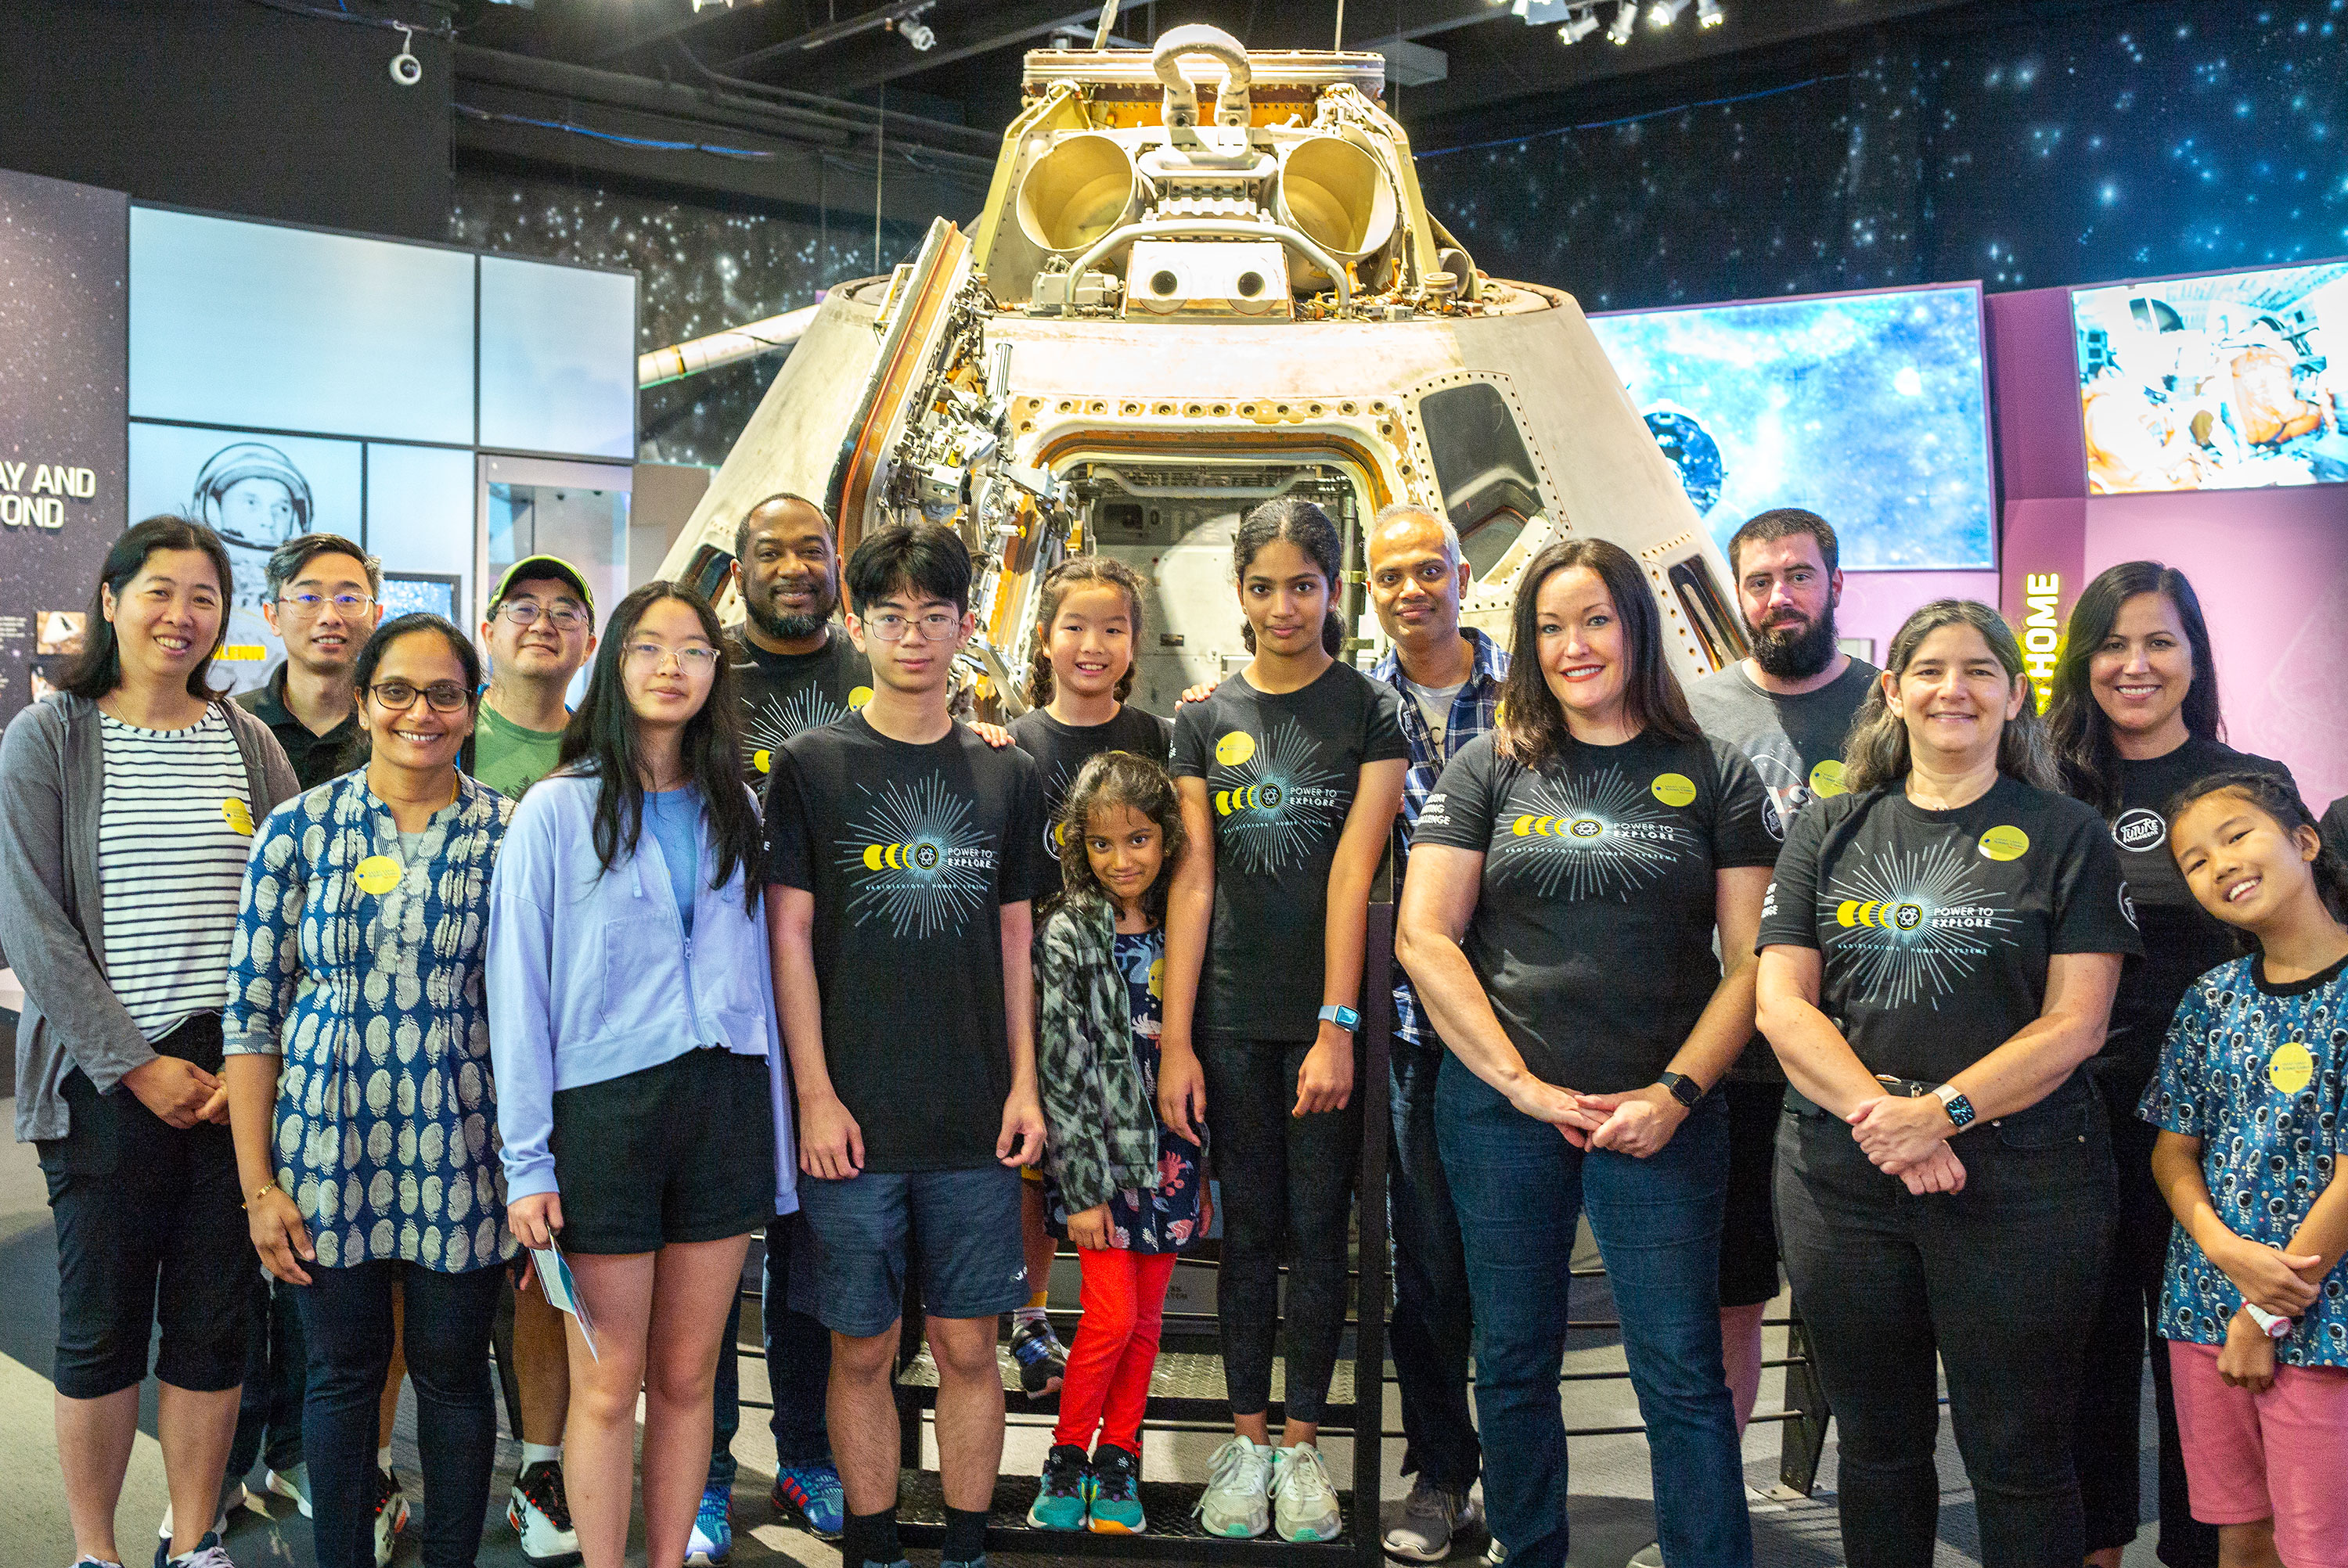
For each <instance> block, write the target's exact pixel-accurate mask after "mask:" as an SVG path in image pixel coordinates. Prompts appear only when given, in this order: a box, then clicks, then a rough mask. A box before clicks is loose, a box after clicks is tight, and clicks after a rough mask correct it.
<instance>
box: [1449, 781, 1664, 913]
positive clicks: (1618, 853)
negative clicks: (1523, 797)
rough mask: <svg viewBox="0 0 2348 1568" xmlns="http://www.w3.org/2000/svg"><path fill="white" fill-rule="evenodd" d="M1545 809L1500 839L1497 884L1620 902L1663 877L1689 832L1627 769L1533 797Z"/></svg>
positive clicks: (1518, 819)
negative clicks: (1524, 882) (1524, 884)
mask: <svg viewBox="0 0 2348 1568" xmlns="http://www.w3.org/2000/svg"><path fill="white" fill-rule="evenodd" d="M1529 794H1530V795H1531V799H1530V801H1529V804H1531V805H1533V806H1534V807H1536V808H1537V809H1535V810H1532V811H1528V812H1521V813H1519V814H1518V815H1514V816H1510V817H1508V818H1505V819H1504V820H1503V821H1502V822H1501V823H1500V824H1499V825H1498V830H1497V831H1496V832H1495V833H1494V834H1493V835H1492V836H1493V843H1492V857H1493V862H1494V864H1493V868H1492V875H1493V876H1494V878H1495V879H1496V880H1503V881H1516V880H1519V879H1529V880H1530V881H1531V882H1532V884H1533V886H1534V887H1535V888H1536V889H1537V890H1538V891H1539V892H1540V896H1541V897H1544V898H1553V897H1559V896H1560V893H1562V895H1563V896H1564V897H1567V898H1574V899H1581V898H1620V899H1625V900H1627V899H1628V898H1629V897H1630V896H1631V895H1632V893H1634V892H1636V891H1638V890H1639V889H1640V888H1642V887H1643V886H1646V885H1647V884H1648V883H1650V882H1653V880H1654V879H1655V878H1656V877H1657V876H1661V875H1662V874H1663V867H1665V866H1668V865H1670V864H1671V862H1672V858H1673V856H1674V855H1675V854H1676V853H1677V852H1678V850H1679V847H1680V845H1681V842H1682V839H1683V836H1684V835H1683V832H1682V829H1681V828H1680V826H1679V825H1677V824H1676V823H1674V822H1673V820H1672V816H1671V814H1670V813H1668V812H1667V811H1665V810H1664V809H1663V807H1661V806H1660V805H1658V804H1656V801H1655V798H1654V796H1653V794H1652V793H1651V792H1650V791H1649V789H1648V787H1647V785H1646V784H1643V783H1641V782H1639V781H1636V780H1633V779H1632V778H1631V777H1629V776H1628V775H1627V774H1624V773H1623V771H1622V768H1621V766H1620V765H1619V764H1617V765H1609V766H1608V767H1606V768H1604V769H1602V770H1601V771H1600V772H1598V773H1595V774H1590V775H1588V776H1586V777H1582V778H1576V779H1571V780H1569V781H1566V782H1564V783H1558V782H1555V781H1552V780H1550V779H1542V780H1541V781H1540V782H1539V783H1538V784H1534V785H1533V787H1532V789H1531V790H1530V791H1529Z"/></svg>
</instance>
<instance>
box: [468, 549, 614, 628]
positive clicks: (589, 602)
mask: <svg viewBox="0 0 2348 1568" xmlns="http://www.w3.org/2000/svg"><path fill="white" fill-rule="evenodd" d="M534 577H551V578H557V579H561V580H562V581H564V582H567V583H569V584H570V585H571V586H572V588H575V589H578V590H579V602H580V603H582V604H583V605H585V606H586V607H587V613H588V614H590V615H592V614H594V613H595V594H594V590H593V589H590V588H589V587H588V586H587V579H586V577H585V576H584V575H582V573H581V571H580V570H579V569H578V568H577V567H575V566H572V564H571V563H570V562H569V561H567V560H564V559H562V558H561V556H524V557H522V558H521V559H520V560H518V561H516V562H514V563H513V565H511V566H510V567H508V568H506V574H505V576H503V577H501V578H499V579H498V588H497V591H496V592H495V593H492V594H490V595H489V609H490V610H492V611H495V610H496V609H497V608H498V606H499V605H500V604H503V603H504V602H505V601H506V595H508V594H510V593H511V592H512V591H513V586H514V584H516V583H518V582H527V581H528V580H530V579H531V578H534Z"/></svg>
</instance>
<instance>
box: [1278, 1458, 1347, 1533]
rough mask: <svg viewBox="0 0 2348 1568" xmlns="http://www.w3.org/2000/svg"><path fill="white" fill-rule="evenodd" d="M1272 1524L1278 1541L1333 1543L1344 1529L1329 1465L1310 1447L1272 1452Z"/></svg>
mask: <svg viewBox="0 0 2348 1568" xmlns="http://www.w3.org/2000/svg"><path fill="white" fill-rule="evenodd" d="M1273 1451H1274V1453H1275V1454H1277V1455H1278V1457H1277V1458H1276V1459H1274V1460H1272V1528H1273V1529H1275V1530H1277V1531H1279V1532H1280V1538H1281V1539H1282V1541H1334V1540H1336V1539H1337V1532H1339V1531H1340V1530H1343V1529H1344V1527H1345V1522H1344V1517H1343V1516H1342V1515H1341V1514H1340V1513H1339V1512H1337V1489H1336V1487H1335V1486H1334V1485H1333V1484H1332V1483H1331V1481H1330V1480H1329V1461H1328V1460H1324V1459H1323V1458H1322V1457H1321V1450H1319V1449H1317V1448H1314V1447H1313V1445H1312V1444H1311V1443H1297V1444H1295V1445H1294V1446H1292V1447H1290V1448H1284V1449H1277V1450H1273Z"/></svg>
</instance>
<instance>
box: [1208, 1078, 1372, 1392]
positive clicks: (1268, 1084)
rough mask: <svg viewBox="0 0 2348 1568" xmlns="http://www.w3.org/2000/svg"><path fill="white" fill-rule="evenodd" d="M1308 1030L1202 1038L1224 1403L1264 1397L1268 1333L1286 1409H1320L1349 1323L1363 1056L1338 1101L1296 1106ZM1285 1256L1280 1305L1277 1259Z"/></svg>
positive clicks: (1269, 1375) (1267, 1382) (1268, 1362)
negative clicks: (1335, 1106)
mask: <svg viewBox="0 0 2348 1568" xmlns="http://www.w3.org/2000/svg"><path fill="white" fill-rule="evenodd" d="M1311 1049H1312V1045H1311V1043H1310V1042H1309V1041H1301V1040H1217V1039H1212V1038H1210V1039H1205V1040H1200V1049H1199V1061H1200V1066H1202V1067H1203V1068H1205V1070H1206V1075H1207V1122H1208V1131H1209V1136H1210V1138H1211V1139H1212V1140H1213V1151H1212V1153H1211V1154H1210V1158H1211V1160H1212V1161H1213V1163H1214V1172H1215V1180H1216V1181H1217V1183H1219V1184H1220V1190H1221V1193H1222V1197H1223V1266H1222V1270H1221V1272H1220V1276H1218V1278H1217V1280H1216V1284H1215V1315H1216V1317H1218V1318H1219V1319H1220V1325H1221V1328H1222V1341H1223V1368H1224V1373H1225V1376H1226V1378H1228V1381H1229V1387H1230V1389H1231V1412H1232V1414H1234V1415H1241V1416H1251V1415H1254V1414H1256V1413H1257V1412H1258V1411H1260V1410H1265V1409H1270V1408H1271V1405H1272V1349H1273V1347H1274V1345H1275V1343H1276V1344H1277V1345H1278V1347H1279V1349H1280V1353H1281V1357H1282V1360H1283V1361H1284V1362H1285V1363H1286V1365H1287V1369H1288V1378H1287V1389H1286V1399H1285V1409H1286V1413H1287V1416H1288V1419H1291V1420H1296V1421H1316V1422H1317V1421H1318V1420H1320V1419H1321V1411H1322V1406H1323V1403H1324V1402H1325V1401H1326V1400H1327V1399H1328V1397H1329V1376H1330V1374H1331V1372H1333V1371H1334V1369H1335V1368H1336V1365H1337V1346H1338V1342H1339V1341H1340V1339H1342V1338H1343V1337H1344V1332H1345V1271H1346V1263H1347V1256H1346V1245H1345V1244H1346V1221H1347V1220H1348V1219H1349V1218H1350V1216H1351V1214H1352V1210H1353V1204H1354V1175H1355V1173H1356V1165H1357V1163H1358V1162H1359V1161H1360V1159H1361V1153H1362V1089H1361V1063H1360V1061H1359V1054H1358V1052H1357V1053H1356V1060H1355V1061H1354V1094H1353V1098H1352V1099H1351V1100H1349V1101H1347V1102H1346V1104H1345V1109H1344V1110H1343V1111H1322V1112H1315V1113H1314V1114H1313V1115H1310V1116H1292V1115H1290V1114H1289V1112H1290V1110H1291V1109H1292V1108H1293V1107H1294V1106H1295V1104H1296V1073H1297V1070H1298V1069H1299V1068H1301V1067H1302V1066H1303V1064H1304V1053H1305V1052H1306V1051H1308V1050H1311ZM1283 1251H1284V1252H1285V1253H1286V1255H1287V1259H1288V1299H1287V1312H1286V1314H1285V1317H1284V1321H1283V1315H1282V1311H1281V1306H1282V1303H1281V1293H1280V1264H1281V1257H1282V1253H1283Z"/></svg>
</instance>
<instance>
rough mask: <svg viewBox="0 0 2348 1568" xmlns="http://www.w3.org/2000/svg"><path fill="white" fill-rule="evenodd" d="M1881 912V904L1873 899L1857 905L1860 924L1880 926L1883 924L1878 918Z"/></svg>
mask: <svg viewBox="0 0 2348 1568" xmlns="http://www.w3.org/2000/svg"><path fill="white" fill-rule="evenodd" d="M1882 914H1883V905H1882V904H1881V902H1880V901H1879V900H1875V899H1869V901H1868V902H1866V903H1864V904H1861V905H1860V906H1859V924H1860V925H1862V926H1880V925H1881V924H1883V921H1882V919H1881V918H1880V917H1881V916H1882Z"/></svg>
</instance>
